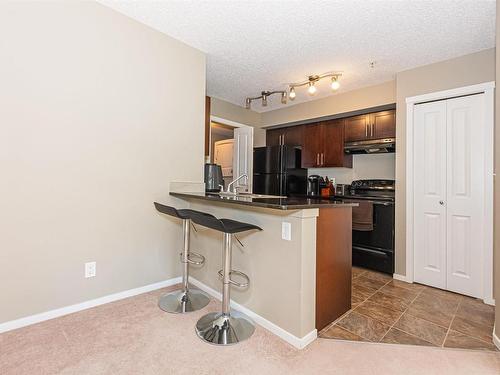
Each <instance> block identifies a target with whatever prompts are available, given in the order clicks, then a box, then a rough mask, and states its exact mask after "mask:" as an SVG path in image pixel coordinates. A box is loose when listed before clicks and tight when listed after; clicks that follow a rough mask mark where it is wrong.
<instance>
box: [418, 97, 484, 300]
mask: <svg viewBox="0 0 500 375" xmlns="http://www.w3.org/2000/svg"><path fill="white" fill-rule="evenodd" d="M483 106H484V95H483V94H479V95H471V96H464V97H460V98H455V99H448V100H442V101H436V102H430V103H424V104H418V105H416V106H415V109H414V121H415V128H414V184H415V187H414V275H415V281H417V282H419V283H422V284H427V285H431V286H434V287H438V288H442V289H447V290H451V291H454V292H458V293H462V294H466V295H469V296H474V297H481V292H482V279H483V268H482V265H483V249H484V227H485V225H486V223H485V216H484V196H485V180H484V176H485V171H484V165H485V160H484V158H485V153H484V150H485V142H486V140H485V129H484V108H483Z"/></svg>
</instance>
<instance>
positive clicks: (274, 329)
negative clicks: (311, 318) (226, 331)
mask: <svg viewBox="0 0 500 375" xmlns="http://www.w3.org/2000/svg"><path fill="white" fill-rule="evenodd" d="M189 282H190V284H193V285H195V286H196V287H198V288H200V289H201V290H203V291H204V292H206V293H208V294H209V295H211V296H212V297H214V298H215V299H218V300H219V301H220V300H221V299H222V294H221V293H219V292H218V291H216V290H215V289H212V288H210V287H209V286H208V285H206V284H204V283H202V282H201V281H199V280H196V279H195V278H194V277H192V276H190V278H189ZM231 307H233V308H234V309H235V310H238V311H241V312H242V313H244V314H246V315H248V316H249V317H250V318H252V319H253V320H254V321H255V322H256V323H257V324H259V325H260V326H262V327H264V328H265V329H267V330H268V331H270V332H271V333H273V334H275V335H276V336H278V337H280V338H281V339H283V340H285V341H286V342H288V343H289V344H290V345H292V346H294V347H296V348H298V349H303V348H305V347H306V346H307V345H309V344H310V343H311V342H313V341H314V340H316V338H317V337H318V332H317V330H316V329H314V330H312V331H311V332H309V333H308V334H307V335H305V336H304V337H302V338H300V337H297V336H295V335H293V334H291V333H290V332H288V331H286V330H284V329H283V328H281V327H279V326H277V325H276V324H274V323H272V322H270V321H269V320H267V319H265V318H263V317H262V316H260V315H258V314H256V313H255V312H253V311H252V310H250V309H248V308H246V307H245V306H242V305H240V304H239V303H236V302H234V301H231Z"/></svg>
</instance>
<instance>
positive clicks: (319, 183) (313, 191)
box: [307, 174, 325, 198]
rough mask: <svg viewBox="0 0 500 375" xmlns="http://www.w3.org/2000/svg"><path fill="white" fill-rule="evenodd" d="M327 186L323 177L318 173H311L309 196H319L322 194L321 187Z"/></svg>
mask: <svg viewBox="0 0 500 375" xmlns="http://www.w3.org/2000/svg"><path fill="white" fill-rule="evenodd" d="M324 186H325V180H324V178H323V177H321V176H318V175H317V174H313V175H310V176H309V177H308V179H307V196H308V197H311V198H319V197H320V196H321V188H322V187H324Z"/></svg>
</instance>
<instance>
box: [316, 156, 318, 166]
mask: <svg viewBox="0 0 500 375" xmlns="http://www.w3.org/2000/svg"><path fill="white" fill-rule="evenodd" d="M316 165H319V154H316Z"/></svg>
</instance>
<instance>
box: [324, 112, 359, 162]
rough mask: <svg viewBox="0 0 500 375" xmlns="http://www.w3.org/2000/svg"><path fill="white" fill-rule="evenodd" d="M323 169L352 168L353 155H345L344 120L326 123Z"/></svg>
mask: <svg viewBox="0 0 500 375" xmlns="http://www.w3.org/2000/svg"><path fill="white" fill-rule="evenodd" d="M323 139H324V142H323V156H322V158H321V161H322V162H323V163H322V165H321V166H322V167H348V168H352V155H346V154H344V120H331V121H327V122H325V125H324V131H323Z"/></svg>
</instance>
